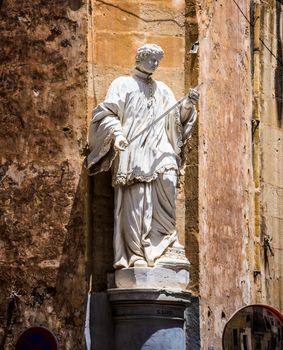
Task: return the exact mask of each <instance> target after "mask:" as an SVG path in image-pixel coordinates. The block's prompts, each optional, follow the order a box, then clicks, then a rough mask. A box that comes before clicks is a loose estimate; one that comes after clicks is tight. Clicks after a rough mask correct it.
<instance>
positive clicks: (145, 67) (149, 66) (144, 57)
mask: <svg viewBox="0 0 283 350" xmlns="http://www.w3.org/2000/svg"><path fill="white" fill-rule="evenodd" d="M163 56H164V51H163V50H162V48H161V47H160V46H158V45H156V44H145V45H143V46H141V47H139V48H138V49H137V53H136V67H137V68H138V69H139V70H141V71H142V72H145V73H150V74H151V73H153V72H154V71H155V70H156V68H157V67H158V65H159V62H160V60H161V59H162V58H163Z"/></svg>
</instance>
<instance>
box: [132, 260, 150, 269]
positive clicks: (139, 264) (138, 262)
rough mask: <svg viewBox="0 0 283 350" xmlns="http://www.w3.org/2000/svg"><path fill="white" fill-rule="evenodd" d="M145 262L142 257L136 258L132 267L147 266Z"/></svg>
mask: <svg viewBox="0 0 283 350" xmlns="http://www.w3.org/2000/svg"><path fill="white" fill-rule="evenodd" d="M147 266H148V265H147V262H146V261H145V260H143V259H139V260H136V261H135V262H134V267H147Z"/></svg>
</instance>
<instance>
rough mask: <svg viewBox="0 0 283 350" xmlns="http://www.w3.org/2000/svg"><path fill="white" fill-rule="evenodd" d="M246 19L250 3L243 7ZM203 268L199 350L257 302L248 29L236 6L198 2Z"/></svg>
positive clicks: (217, 342)
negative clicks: (232, 318)
mask: <svg viewBox="0 0 283 350" xmlns="http://www.w3.org/2000/svg"><path fill="white" fill-rule="evenodd" d="M237 3H238V5H239V6H240V8H241V10H242V12H243V14H244V15H245V16H246V17H249V10H250V9H249V3H250V2H249V1H244V0H242V1H238V2H237ZM198 5H199V8H198V9H199V11H198V23H199V33H200V36H199V39H200V56H199V65H200V68H199V71H200V73H199V80H200V81H203V82H204V85H203V88H202V90H201V91H202V94H201V99H200V104H199V109H200V114H199V261H200V282H199V283H200V296H201V342H202V349H207V348H208V346H213V347H214V348H215V349H220V348H221V336H222V331H223V328H224V325H225V323H226V322H227V320H228V318H229V317H230V316H231V314H233V313H234V312H235V311H236V310H237V309H238V308H239V307H241V306H242V305H244V304H246V303H249V302H251V301H252V295H253V275H252V271H253V254H254V253H253V240H254V219H253V216H254V215H253V212H254V209H253V181H252V157H251V155H252V152H251V150H252V147H251V135H252V133H251V118H252V84H251V71H250V60H251V56H250V25H249V23H248V22H247V20H246V18H245V17H244V16H243V14H242V13H241V12H240V11H239V8H238V7H237V6H236V4H235V3H234V2H233V1H223V0H222V1H199V2H198Z"/></svg>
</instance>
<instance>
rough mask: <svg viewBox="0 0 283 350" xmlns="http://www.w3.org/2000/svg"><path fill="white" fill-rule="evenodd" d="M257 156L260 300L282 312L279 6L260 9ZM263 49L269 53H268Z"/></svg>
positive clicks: (282, 18)
mask: <svg viewBox="0 0 283 350" xmlns="http://www.w3.org/2000/svg"><path fill="white" fill-rule="evenodd" d="M258 30H259V35H260V38H262V39H263V40H264V41H263V42H260V44H259V48H260V50H259V62H258V66H256V67H255V69H257V70H258V71H259V72H260V76H259V87H260V91H261V94H260V96H259V120H260V124H259V136H260V144H259V153H260V161H261V164H260V170H259V172H260V183H259V194H260V211H261V222H260V238H261V242H262V245H263V249H262V254H261V261H262V266H261V273H262V300H263V301H264V302H267V303H268V304H270V305H272V306H273V307H276V308H277V309H279V310H281V312H282V311H283V279H282V270H283V257H282V250H283V161H282V159H283V119H282V118H283V110H282V101H283V51H282V37H283V4H282V2H280V1H271V0H270V1H266V2H264V3H263V4H262V5H261V8H260V23H259V29H258ZM267 48H270V49H271V50H272V53H271V52H270V50H268V49H267Z"/></svg>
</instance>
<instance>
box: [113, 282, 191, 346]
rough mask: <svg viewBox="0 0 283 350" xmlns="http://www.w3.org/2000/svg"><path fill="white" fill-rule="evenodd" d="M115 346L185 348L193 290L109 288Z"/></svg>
mask: <svg viewBox="0 0 283 350" xmlns="http://www.w3.org/2000/svg"><path fill="white" fill-rule="evenodd" d="M108 299H109V301H110V304H111V309H112V320H113V324H114V334H115V336H114V343H115V350H116V349H117V350H121V349H123V350H165V349H166V350H168V349H172V350H173V349H174V350H185V349H186V345H185V343H186V339H185V338H186V335H185V332H184V321H185V320H184V312H185V309H186V308H187V307H188V306H189V305H190V303H191V294H190V293H188V292H184V291H180V292H177V291H171V292H170V291H168V290H158V289H149V288H147V289H138V288H136V289H120V288H119V289H118V288H115V289H109V290H108Z"/></svg>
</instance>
